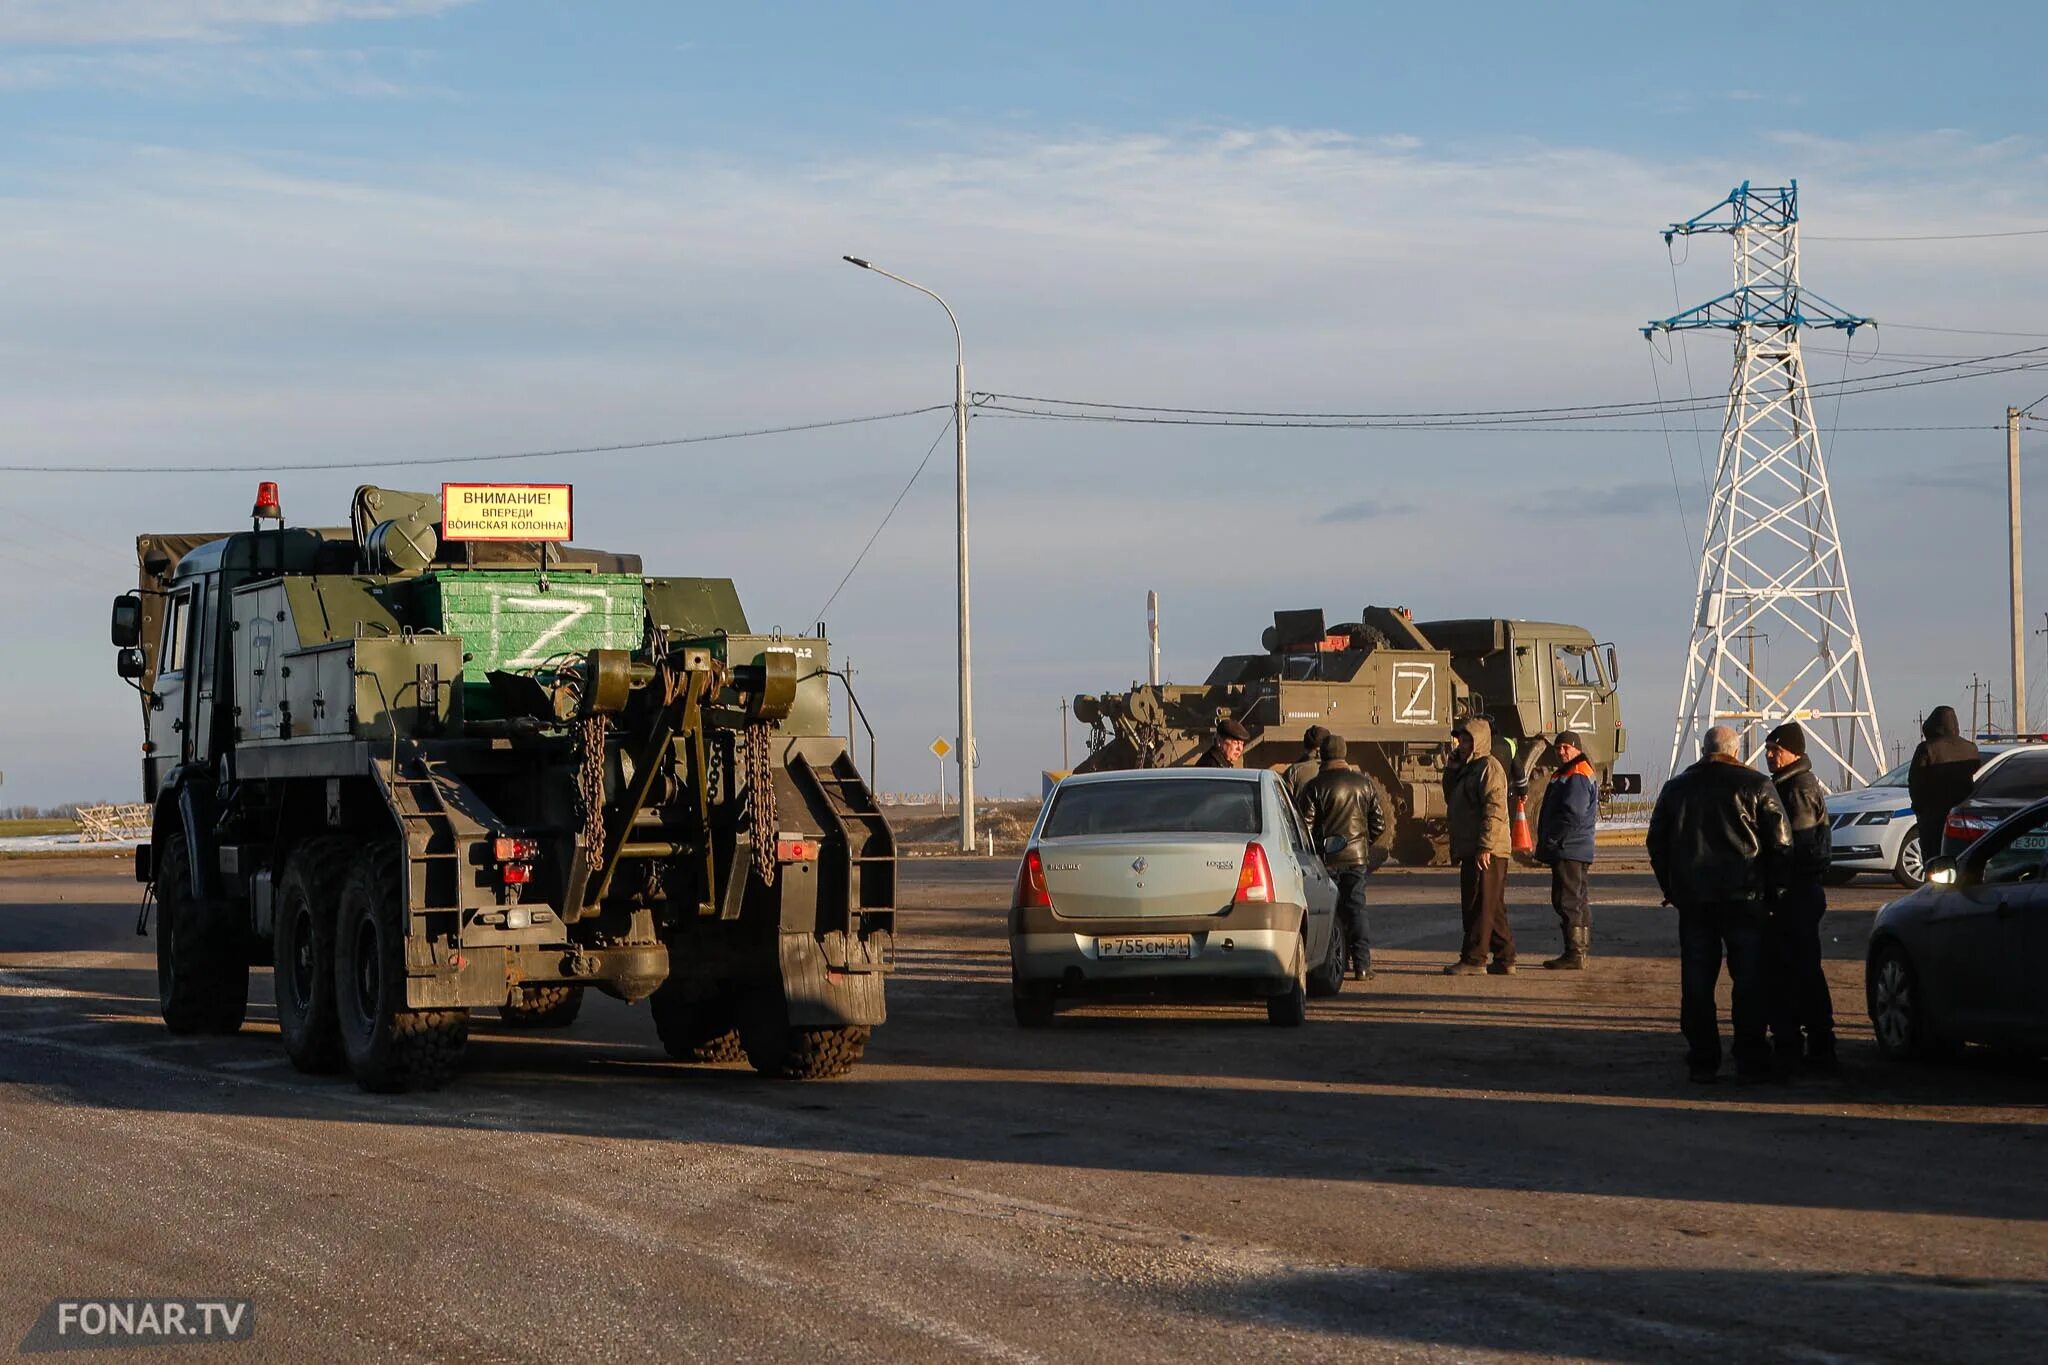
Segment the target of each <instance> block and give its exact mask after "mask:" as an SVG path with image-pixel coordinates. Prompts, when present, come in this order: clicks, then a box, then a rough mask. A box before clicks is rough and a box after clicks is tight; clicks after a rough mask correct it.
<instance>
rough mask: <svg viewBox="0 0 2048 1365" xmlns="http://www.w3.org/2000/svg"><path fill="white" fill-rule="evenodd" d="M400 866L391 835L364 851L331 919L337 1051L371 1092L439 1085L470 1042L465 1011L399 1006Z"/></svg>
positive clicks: (402, 994)
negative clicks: (340, 1051) (333, 921)
mask: <svg viewBox="0 0 2048 1365" xmlns="http://www.w3.org/2000/svg"><path fill="white" fill-rule="evenodd" d="M404 874H405V863H404V860H403V858H402V857H401V856H400V850H399V847H398V844H397V842H396V841H395V840H386V841H381V842H379V843H376V844H373V845H371V846H370V847H368V848H366V849H363V850H362V851H361V852H359V853H358V854H357V855H356V858H355V860H354V862H353V864H352V865H351V866H350V868H349V874H348V879H347V881H346V882H344V883H343V885H342V892H341V906H340V912H339V914H338V915H337V916H336V919H335V935H334V1003H335V1013H336V1016H337V1017H338V1019H339V1021H340V1025H341V1047H342V1053H343V1055H344V1056H346V1057H347V1058H348V1069H349V1070H350V1071H351V1072H352V1073H354V1075H355V1078H356V1084H357V1085H360V1086H361V1087H362V1088H363V1089H365V1090H369V1091H373V1092H394V1091H401V1090H439V1089H440V1088H441V1087H442V1086H444V1085H446V1084H448V1080H449V1078H450V1077H451V1076H453V1075H454V1074H455V1067H456V1065H457V1063H459V1062H460V1061H461V1059H462V1051H463V1047H464V1045H465V1044H467V1043H468V1041H469V1011H468V1010H409V1009H407V1008H406V1007H405V946H404V935H405V915H406V907H405V896H404V891H403V888H402V883H401V879H402V878H403V876H404Z"/></svg>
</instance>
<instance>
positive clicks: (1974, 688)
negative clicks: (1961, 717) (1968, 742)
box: [1967, 673, 1984, 740]
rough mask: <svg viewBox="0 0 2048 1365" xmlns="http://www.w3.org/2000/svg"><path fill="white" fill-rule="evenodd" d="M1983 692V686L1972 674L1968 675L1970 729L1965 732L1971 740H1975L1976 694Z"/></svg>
mask: <svg viewBox="0 0 2048 1365" xmlns="http://www.w3.org/2000/svg"><path fill="white" fill-rule="evenodd" d="M1983 690H1984V684H1983V683H1982V682H1980V681H1979V680H1978V678H1977V675H1976V674H1975V673H1972V674H1971V675H1970V728H1969V731H1968V732H1967V733H1968V737H1969V738H1970V739H1972V740H1974V739H1976V738H1977V694H1978V693H1979V692H1981V691H1983Z"/></svg>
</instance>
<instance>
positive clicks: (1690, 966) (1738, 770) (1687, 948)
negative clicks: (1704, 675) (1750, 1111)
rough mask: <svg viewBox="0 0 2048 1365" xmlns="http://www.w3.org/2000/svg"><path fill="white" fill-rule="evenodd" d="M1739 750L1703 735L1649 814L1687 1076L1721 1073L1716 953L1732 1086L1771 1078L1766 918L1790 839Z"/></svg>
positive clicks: (1767, 785)
mask: <svg viewBox="0 0 2048 1365" xmlns="http://www.w3.org/2000/svg"><path fill="white" fill-rule="evenodd" d="M1741 742H1742V741H1741V739H1740V737H1739V736H1738V735H1737V734H1736V733H1735V731H1734V730H1732V729H1730V728H1729V727H1728V726H1725V725H1716V726H1715V727H1714V728H1713V729H1711V730H1709V731H1707V733H1706V734H1705V735H1704V736H1702V737H1701V739H1700V752H1701V755H1702V757H1701V758H1700V761H1699V762H1697V763H1695V764H1693V765H1692V766H1691V767H1690V768H1687V769H1686V770H1685V771H1684V772H1682V773H1679V774H1678V775H1676V776H1675V777H1673V778H1672V779H1671V780H1670V781H1669V782H1666V783H1665V784H1664V790H1663V791H1662V792H1660V793H1658V795H1657V805H1656V809H1655V810H1653V811H1652V812H1651V814H1650V837H1649V846H1650V868H1651V870H1652V871H1654V872H1655V873H1656V874H1657V885H1658V887H1659V889H1661V890H1662V891H1663V893H1664V902H1665V904H1667V905H1675V906H1677V907H1678V956H1679V979H1680V982H1681V985H1680V988H1679V989H1680V998H1679V1006H1678V1027H1679V1029H1680V1030H1681V1031H1682V1032H1683V1033H1684V1034H1685V1044H1686V1057H1685V1060H1686V1067H1687V1070H1688V1073H1689V1074H1690V1075H1691V1077H1692V1079H1693V1080H1695V1081H1700V1082H1711V1081H1713V1079H1714V1078H1715V1076H1716V1075H1717V1074H1718V1073H1719V1072H1720V1069H1721V1025H1720V1021H1719V1018H1718V1017H1717V1016H1716V1014H1715V1011H1714V983H1715V982H1717V981H1718V980H1720V977H1721V955H1722V951H1723V950H1724V949H1725V950H1726V952H1727V955H1728V980H1729V983H1730V984H1731V985H1732V986H1733V988H1734V1004H1733V1007H1732V1008H1731V1010H1730V1014H1731V1015H1732V1016H1733V1021H1734V1027H1735V1075H1736V1078H1737V1079H1739V1080H1767V1079H1769V1078H1770V1076H1771V1074H1772V1072H1771V1045H1770V1040H1769V1038H1767V1037H1766V1036H1765V1032H1764V1024H1765V1015H1766V1013H1767V1011H1768V1010H1769V1002H1768V1000H1767V998H1766V996H1765V993H1764V980H1763V951H1764V917H1765V913H1766V906H1767V902H1768V899H1769V896H1770V893H1771V891H1772V890H1773V889H1774V888H1775V887H1776V886H1777V885H1778V883H1779V881H1780V880H1781V878H1782V875H1783V870H1784V865H1785V861H1786V859H1787V858H1788V857H1789V856H1790V855H1791V851H1792V840H1791V838H1790V836H1789V835H1788V834H1787V832H1786V828H1785V808H1784V807H1783V806H1781V805H1779V804H1778V793H1777V790H1776V789H1775V788H1773V787H1772V786H1771V779H1769V778H1768V777H1765V776H1764V775H1763V774H1762V773H1760V772H1758V771H1757V770H1756V769H1754V768H1752V767H1750V766H1749V765H1748V764H1747V763H1744V762H1743V761H1742V760H1741V759H1740V758H1738V757H1736V748H1737V746H1738V745H1739V744H1740V743H1741Z"/></svg>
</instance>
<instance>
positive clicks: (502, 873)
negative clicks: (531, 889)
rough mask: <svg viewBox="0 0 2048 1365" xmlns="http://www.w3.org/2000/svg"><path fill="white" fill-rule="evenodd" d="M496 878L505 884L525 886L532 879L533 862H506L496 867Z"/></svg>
mask: <svg viewBox="0 0 2048 1365" xmlns="http://www.w3.org/2000/svg"><path fill="white" fill-rule="evenodd" d="M498 879H499V880H500V881H502V882H503V883H504V884H505V885H506V886H525V885H526V884H527V883H528V882H530V881H532V880H533V864H532V863H506V864H505V865H504V866H503V867H501V868H499V869H498Z"/></svg>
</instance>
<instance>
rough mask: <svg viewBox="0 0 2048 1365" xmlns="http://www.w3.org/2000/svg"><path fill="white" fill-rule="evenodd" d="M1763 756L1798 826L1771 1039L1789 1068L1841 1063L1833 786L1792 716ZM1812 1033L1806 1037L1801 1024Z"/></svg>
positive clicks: (1770, 954)
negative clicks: (1825, 950)
mask: <svg viewBox="0 0 2048 1365" xmlns="http://www.w3.org/2000/svg"><path fill="white" fill-rule="evenodd" d="M1764 758H1765V759H1766V760H1767V761H1768V762H1769V763H1770V765H1771V782H1772V784H1773V785H1774V786H1776V787H1777V789H1778V803H1779V804H1780V805H1782V806H1784V808H1785V821H1786V823H1787V824H1788V825H1789V826H1790V827H1791V834H1792V856H1791V857H1790V858H1789V859H1788V860H1787V862H1786V866H1785V878H1784V882H1783V884H1782V885H1781V886H1780V888H1779V890H1778V898H1777V899H1776V900H1775V901H1773V902H1772V903H1771V919H1770V935H1769V942H1768V943H1767V944H1766V949H1765V954H1764V962H1765V966H1766V972H1765V976H1766V979H1767V980H1768V981H1769V983H1770V985H1769V990H1770V996H1771V1047H1772V1050H1773V1051H1774V1052H1775V1053H1776V1054H1777V1059H1778V1066H1779V1068H1780V1069H1782V1070H1789V1069H1790V1068H1792V1067H1794V1066H1797V1065H1798V1064H1799V1063H1800V1062H1801V1061H1802V1060H1803V1061H1804V1062H1805V1064H1806V1067H1807V1069H1808V1070H1809V1071H1817V1072H1822V1073H1826V1074H1832V1073H1834V1072H1837V1071H1840V1070H1841V1063H1840V1062H1838V1061H1837V1060H1836V1059H1835V1003H1834V1000H1833V999H1832V998H1831V997H1830V996H1829V995H1828V978H1827V974H1826V972H1824V971H1823V970H1822V969H1821V965H1820V918H1821V916H1822V915H1823V914H1825V913H1827V908H1828V896H1827V889H1826V887H1825V886H1824V885H1823V883H1822V879H1823V878H1824V877H1826V875H1827V870H1828V860H1829V859H1830V858H1831V857H1833V855H1834V826H1833V825H1832V824H1831V823H1830V822H1829V820H1828V794H1827V792H1826V790H1824V789H1823V788H1822V787H1821V785H1820V779H1819V778H1817V777H1815V776H1814V775H1813V765H1812V764H1811V763H1809V762H1807V760H1806V732H1805V731H1804V730H1802V729H1800V728H1799V726H1798V725H1797V724H1796V723H1792V722H1788V723H1786V724H1784V725H1780V726H1779V727H1778V728H1777V729H1775V730H1773V731H1771V733H1770V735H1769V736H1768V737H1767V738H1766V739H1765V740H1764ZM1801 1029H1804V1030H1805V1033H1806V1036H1805V1039H1804V1040H1803V1045H1802V1040H1801V1038H1800V1030H1801Z"/></svg>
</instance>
